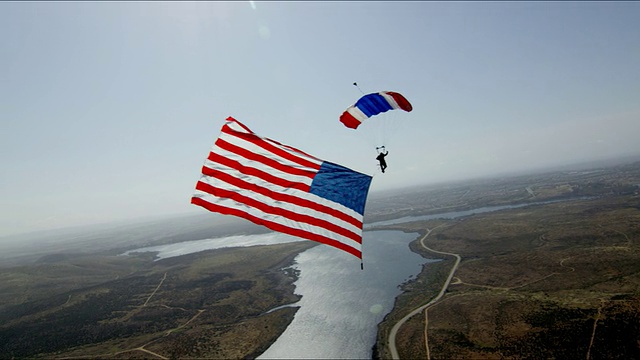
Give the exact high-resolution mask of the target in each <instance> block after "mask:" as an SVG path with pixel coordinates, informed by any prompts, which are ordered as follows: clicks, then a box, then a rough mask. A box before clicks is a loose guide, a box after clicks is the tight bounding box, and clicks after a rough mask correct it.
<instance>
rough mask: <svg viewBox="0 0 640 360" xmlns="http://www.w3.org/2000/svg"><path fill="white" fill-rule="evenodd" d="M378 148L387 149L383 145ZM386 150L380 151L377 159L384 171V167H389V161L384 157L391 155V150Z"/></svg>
mask: <svg viewBox="0 0 640 360" xmlns="http://www.w3.org/2000/svg"><path fill="white" fill-rule="evenodd" d="M378 149H385V147H384V146H381V147H379V148H376V150H378ZM384 151H385V152H379V153H378V157H376V160H378V161H379V162H380V170H382V172H383V173H384V169H386V168H387V162H386V161H385V159H384V157H385V156H387V155H389V151H387V150H386V149H385V150H384Z"/></svg>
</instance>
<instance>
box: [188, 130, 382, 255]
mask: <svg viewBox="0 0 640 360" xmlns="http://www.w3.org/2000/svg"><path fill="white" fill-rule="evenodd" d="M371 180H372V177H371V176H369V175H366V174H362V173H359V172H356V171H353V170H351V169H349V168H346V167H344V166H341V165H338V164H335V163H331V162H328V161H324V160H321V159H319V158H317V157H315V156H312V155H309V154H307V153H305V152H303V151H301V150H298V149H296V148H293V147H291V146H288V145H284V144H281V143H279V142H277V141H275V140H272V139H269V138H266V137H262V136H259V135H257V134H255V133H253V132H252V131H251V130H250V129H249V128H248V127H246V126H245V125H243V124H242V123H240V122H239V121H237V120H236V119H234V118H232V117H229V118H227V120H226V123H225V124H224V125H223V126H222V129H221V131H220V135H219V137H218V139H217V140H216V141H215V143H214V145H213V146H212V147H211V150H210V152H209V156H208V157H207V159H206V160H205V163H204V165H203V167H202V175H201V177H200V180H199V181H198V182H197V184H196V190H195V193H194V195H193V197H192V198H191V203H192V204H194V205H198V206H201V207H203V208H205V209H207V210H209V211H212V212H218V213H222V214H226V215H234V216H238V217H241V218H244V219H247V220H250V221H252V222H254V223H256V224H258V225H263V226H265V227H267V228H269V229H271V230H274V231H278V232H282V233H285V234H289V235H293V236H297V237H300V238H303V239H307V240H313V241H317V242H320V243H323V244H327V245H330V246H333V247H336V248H338V249H340V250H343V251H346V252H348V253H350V254H352V255H354V256H356V257H358V258H360V259H362V222H363V217H364V208H365V203H366V198H367V194H368V192H369V186H370V184H371Z"/></svg>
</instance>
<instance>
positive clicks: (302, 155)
mask: <svg viewBox="0 0 640 360" xmlns="http://www.w3.org/2000/svg"><path fill="white" fill-rule="evenodd" d="M228 126H229V128H231V129H232V130H234V131H236V132H240V133H244V134H250V135H253V136H256V137H258V138H259V139H260V140H261V141H264V142H267V143H269V144H270V145H272V146H274V147H277V148H279V149H281V150H282V151H286V152H288V153H289V154H291V155H293V156H295V157H298V158H300V159H302V160H306V161H309V162H313V163H315V164H317V165H318V166H320V164H322V163H323V160H320V159H318V158H316V157H313V156H310V155H307V154H305V153H303V152H301V151H299V150H297V149H295V148H292V147H291V146H287V145H284V144H280V143H278V142H276V141H274V140H271V139H267V138H264V137H261V136H259V135H256V134H254V133H252V132H247V131H246V130H245V129H244V128H242V127H241V126H240V125H238V124H237V123H235V122H233V123H230V124H228ZM219 138H222V139H224V140H225V141H227V142H230V143H234V142H232V141H231V140H230V139H229V138H234V139H236V140H238V141H242V142H244V143H250V142H248V141H246V140H244V139H241V138H239V137H237V136H233V135H232V134H228V133H226V132H224V131H223V132H221V134H220V136H219ZM234 141H235V140H234ZM234 144H235V143H234ZM239 146H240V145H239ZM251 146H253V147H256V151H255V152H256V153H257V154H261V155H273V156H277V157H279V158H280V159H283V160H285V161H287V162H288V161H289V160H287V159H284V158H282V157H280V156H279V155H277V154H274V153H272V152H270V151H267V150H266V149H264V148H261V147H259V146H257V145H254V144H253V143H251ZM295 165H296V166H301V165H299V164H297V163H296V164H295Z"/></svg>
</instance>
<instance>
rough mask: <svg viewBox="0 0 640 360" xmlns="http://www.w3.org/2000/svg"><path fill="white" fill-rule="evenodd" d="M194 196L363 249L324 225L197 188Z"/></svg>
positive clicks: (359, 249)
mask: <svg viewBox="0 0 640 360" xmlns="http://www.w3.org/2000/svg"><path fill="white" fill-rule="evenodd" d="M194 197H199V198H201V199H202V200H204V201H206V202H208V203H211V204H215V205H218V206H223V207H226V208H229V209H236V210H240V211H242V212H245V213H247V214H250V215H253V216H255V217H258V218H260V219H264V220H266V221H269V222H273V223H275V224H280V225H283V226H287V227H290V228H294V229H300V230H304V231H308V232H310V233H314V234H318V235H321V236H324V237H326V238H329V239H332V240H335V241H338V242H340V243H342V244H344V245H346V246H349V247H351V248H353V249H356V250H358V252H360V251H361V245H360V243H358V242H356V241H354V240H351V239H349V238H347V237H344V236H342V235H340V234H337V233H334V232H332V231H329V230H327V229H325V228H323V227H319V226H314V225H311V224H307V223H300V222H298V221H293V220H290V219H288V218H286V217H284V216H280V215H274V214H270V213H266V212H263V211H261V210H259V209H256V208H254V207H251V206H247V205H245V204H243V203H240V202H237V201H235V200H233V199H230V198H220V197H215V196H213V195H211V194H208V193H206V192H203V191H200V190H196V191H195V194H194ZM359 234H360V235H362V232H360V233H359Z"/></svg>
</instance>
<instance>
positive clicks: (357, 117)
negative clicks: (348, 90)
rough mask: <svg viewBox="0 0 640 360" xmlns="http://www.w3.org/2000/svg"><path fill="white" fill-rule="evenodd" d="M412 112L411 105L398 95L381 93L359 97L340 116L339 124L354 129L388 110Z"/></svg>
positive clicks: (390, 92)
mask: <svg viewBox="0 0 640 360" xmlns="http://www.w3.org/2000/svg"><path fill="white" fill-rule="evenodd" d="M399 109H401V110H404V111H406V112H409V111H411V110H413V107H412V106H411V103H410V102H409V101H408V100H407V99H406V98H405V97H404V96H402V95H401V94H400V93H397V92H392V91H381V92H378V93H372V94H367V95H364V96H363V97H361V98H360V99H359V100H358V101H357V102H356V103H355V105H352V106H350V107H349V108H347V110H345V112H344V113H342V115H341V116H340V122H342V123H343V124H344V125H345V126H346V127H348V128H352V129H356V128H358V126H360V124H361V123H362V122H363V121H364V120H366V119H368V118H370V117H372V116H375V115H378V114H380V113H383V112H387V111H389V110H399Z"/></svg>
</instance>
